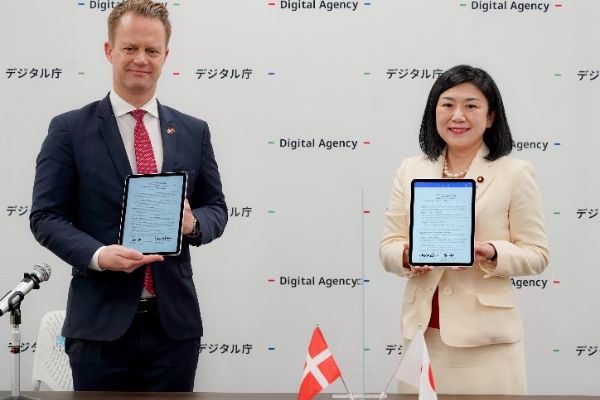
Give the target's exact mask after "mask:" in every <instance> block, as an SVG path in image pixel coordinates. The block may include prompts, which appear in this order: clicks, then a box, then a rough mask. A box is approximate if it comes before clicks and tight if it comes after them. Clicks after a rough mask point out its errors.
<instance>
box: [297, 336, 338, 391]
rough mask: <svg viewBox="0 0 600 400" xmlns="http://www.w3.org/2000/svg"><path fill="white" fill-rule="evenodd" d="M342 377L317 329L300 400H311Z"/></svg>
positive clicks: (307, 361) (305, 368)
mask: <svg viewBox="0 0 600 400" xmlns="http://www.w3.org/2000/svg"><path fill="white" fill-rule="evenodd" d="M340 376H342V373H341V372H340V370H339V368H338V366H337V364H336V363H335V360H334V359H333V355H332V354H331V352H330V351H329V347H328V346H327V343H326V342H325V338H324V337H323V334H322V333H321V330H320V329H319V327H316V328H315V330H314V331H313V334H312V339H310V345H309V346H308V354H307V355H306V362H305V363H304V373H303V374H302V382H301V383H300V391H299V392H298V400H310V399H312V398H313V397H314V396H315V395H317V394H318V393H319V392H320V391H321V390H323V389H325V388H326V387H327V386H329V385H331V384H332V383H333V382H334V381H335V380H336V379H337V378H339V377H340Z"/></svg>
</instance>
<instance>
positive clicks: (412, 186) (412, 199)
mask: <svg viewBox="0 0 600 400" xmlns="http://www.w3.org/2000/svg"><path fill="white" fill-rule="evenodd" d="M448 181H452V182H468V183H470V184H471V189H472V198H471V261H470V262H463V263H441V262H429V263H424V262H413V248H412V246H411V247H410V249H409V252H408V263H409V264H410V265H414V266H418V267H419V266H425V265H427V266H432V267H450V266H457V267H467V266H468V267H470V266H473V264H474V262H475V196H476V188H477V184H476V182H475V180H473V179H413V180H412V182H411V184H410V226H409V243H413V228H414V206H415V183H421V182H444V183H448Z"/></svg>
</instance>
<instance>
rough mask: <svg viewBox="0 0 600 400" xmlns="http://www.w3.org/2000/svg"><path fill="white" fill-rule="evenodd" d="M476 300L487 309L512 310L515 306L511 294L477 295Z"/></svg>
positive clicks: (513, 297)
mask: <svg viewBox="0 0 600 400" xmlns="http://www.w3.org/2000/svg"><path fill="white" fill-rule="evenodd" d="M477 300H479V302H480V303H481V304H482V305H484V306H487V307H498V308H514V307H515V306H516V303H515V296H514V295H513V292H511V291H506V292H493V293H477Z"/></svg>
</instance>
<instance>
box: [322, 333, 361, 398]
mask: <svg viewBox="0 0 600 400" xmlns="http://www.w3.org/2000/svg"><path fill="white" fill-rule="evenodd" d="M316 325H317V328H319V330H321V327H319V323H318V322H317V323H316ZM321 333H323V331H321ZM323 336H325V335H323ZM327 346H329V344H327ZM340 379H341V380H342V383H343V384H344V389H346V393H348V398H349V399H350V400H354V397H353V396H352V393H350V390H348V385H346V381H345V380H344V375H342V370H340Z"/></svg>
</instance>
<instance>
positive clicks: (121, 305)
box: [30, 96, 227, 341]
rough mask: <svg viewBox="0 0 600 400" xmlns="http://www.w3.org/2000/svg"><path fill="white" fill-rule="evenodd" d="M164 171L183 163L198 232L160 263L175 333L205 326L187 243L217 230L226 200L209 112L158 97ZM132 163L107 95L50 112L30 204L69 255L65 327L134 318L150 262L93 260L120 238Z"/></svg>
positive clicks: (70, 333)
mask: <svg viewBox="0 0 600 400" xmlns="http://www.w3.org/2000/svg"><path fill="white" fill-rule="evenodd" d="M158 113H159V118H160V128H161V136H162V141H163V153H164V156H163V167H162V171H163V172H168V171H186V172H187V174H188V192H187V198H188V200H189V202H190V206H191V208H192V211H193V213H194V215H195V217H196V218H197V219H198V221H199V223H200V228H201V231H202V236H201V239H196V240H191V239H189V238H186V237H184V242H183V248H182V251H181V254H180V255H179V256H173V257H165V261H164V262H160V263H154V264H153V265H152V268H153V271H154V285H155V290H156V298H157V303H158V312H159V315H160V320H161V323H162V325H163V328H164V330H165V331H166V333H167V335H168V336H169V337H171V338H172V339H175V340H184V339H190V338H196V337H200V336H202V320H201V318H200V308H199V306H198V298H197V296H196V290H195V287H194V282H193V280H192V267H191V262H190V251H189V245H193V246H199V245H201V244H206V243H209V242H211V241H212V240H214V239H216V238H218V237H219V236H221V234H222V233H223V230H224V229H225V225H226V223H227V206H226V204H225V197H224V195H223V192H222V190H221V178H220V176H219V171H218V167H217V163H216V161H215V157H214V153H213V149H212V145H211V142H210V132H209V129H208V126H207V124H206V122H204V121H202V120H199V119H197V118H194V117H191V116H189V115H185V114H182V113H180V112H178V111H176V110H174V109H172V108H169V107H166V106H163V105H161V104H160V103H159V104H158ZM131 173H132V172H131V166H130V165H129V160H128V158H127V153H126V152H125V147H124V145H123V140H122V139H121V135H120V133H119V129H118V126H117V121H116V119H115V116H114V115H113V111H112V106H111V103H110V100H109V98H108V96H107V97H105V98H104V99H103V100H101V101H97V102H94V103H91V104H88V105H87V106H85V107H83V108H81V109H79V110H75V111H70V112H67V113H65V114H62V115H59V116H57V117H55V118H53V119H52V121H51V122H50V127H49V130H48V136H47V137H46V139H45V140H44V143H43V144H42V148H41V151H40V154H39V156H38V158H37V166H36V174H35V183H34V187H33V204H32V208H31V214H30V225H31V230H32V232H33V234H34V236H35V238H36V239H37V240H38V241H39V242H40V243H41V244H42V245H43V246H45V247H47V248H48V249H49V250H50V251H52V252H53V253H54V254H56V255H57V256H58V257H60V258H61V259H63V260H64V261H65V262H67V263H68V264H70V265H71V266H72V267H73V268H72V279H71V285H70V288H69V296H68V302H67V316H66V320H65V323H64V326H63V331H62V334H63V336H65V337H70V338H79V339H88V340H100V341H111V340H115V339H117V338H119V337H120V336H121V335H123V334H124V333H125V331H126V330H127V328H128V327H129V326H130V324H131V322H132V320H133V317H134V315H135V312H136V310H137V307H138V302H139V299H140V295H141V292H142V287H143V276H144V268H143V267H142V268H138V269H137V270H136V271H134V272H133V273H125V272H115V271H95V270H93V269H90V268H88V265H89V263H90V260H91V258H92V256H93V254H94V253H95V252H96V250H97V249H98V248H99V247H100V246H103V245H110V244H116V243H118V238H119V224H120V218H121V204H122V197H123V189H124V183H125V177H126V176H127V175H129V174H131Z"/></svg>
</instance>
